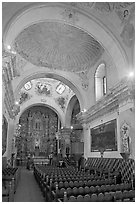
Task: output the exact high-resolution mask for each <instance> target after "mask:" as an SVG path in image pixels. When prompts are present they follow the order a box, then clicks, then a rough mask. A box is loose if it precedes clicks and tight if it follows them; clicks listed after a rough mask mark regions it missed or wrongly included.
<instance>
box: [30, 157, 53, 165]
mask: <svg viewBox="0 0 137 204" xmlns="http://www.w3.org/2000/svg"><path fill="white" fill-rule="evenodd" d="M33 163H34V164H45V165H47V164H49V159H47V158H43V157H35V158H34V159H33Z"/></svg>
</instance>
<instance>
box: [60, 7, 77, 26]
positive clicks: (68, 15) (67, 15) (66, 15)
mask: <svg viewBox="0 0 137 204" xmlns="http://www.w3.org/2000/svg"><path fill="white" fill-rule="evenodd" d="M61 15H62V18H63V20H65V21H67V22H69V23H71V24H75V23H76V22H77V21H78V20H79V19H78V13H77V12H76V10H75V9H74V8H72V7H71V8H65V10H64V11H63V12H62V13H61Z"/></svg>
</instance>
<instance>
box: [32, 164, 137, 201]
mask: <svg viewBox="0 0 137 204" xmlns="http://www.w3.org/2000/svg"><path fill="white" fill-rule="evenodd" d="M34 176H35V178H36V180H37V182H38V184H39V186H40V188H41V191H42V193H43V196H44V197H45V201H48V202H54V201H55V202H85V201H88V202H111V201H130V202H131V201H134V199H135V190H134V187H133V186H132V183H121V184H116V183H115V178H102V177H100V176H98V175H93V174H91V175H90V174H89V172H88V173H86V172H83V171H78V172H76V171H74V170H73V169H72V170H71V169H67V168H62V169H61V168H60V169H58V168H57V167H56V168H55V167H52V166H51V167H46V166H40V165H39V166H38V165H35V166H34Z"/></svg>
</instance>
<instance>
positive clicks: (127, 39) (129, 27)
mask: <svg viewBox="0 0 137 204" xmlns="http://www.w3.org/2000/svg"><path fill="white" fill-rule="evenodd" d="M120 36H121V38H122V39H123V42H124V44H125V45H126V46H128V47H131V46H132V45H133V43H134V39H135V29H134V26H133V24H131V23H128V24H126V25H125V26H124V28H123V30H122V32H121V34H120Z"/></svg>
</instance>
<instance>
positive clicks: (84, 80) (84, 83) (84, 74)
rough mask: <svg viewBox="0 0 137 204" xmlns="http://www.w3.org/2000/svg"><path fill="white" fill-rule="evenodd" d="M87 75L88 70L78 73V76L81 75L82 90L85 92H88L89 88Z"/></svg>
mask: <svg viewBox="0 0 137 204" xmlns="http://www.w3.org/2000/svg"><path fill="white" fill-rule="evenodd" d="M87 73H88V71H87V70H86V71H82V72H79V73H78V75H79V76H80V78H81V85H82V88H83V89H84V90H85V91H87V90H88V86H89V79H88V77H87Z"/></svg>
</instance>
